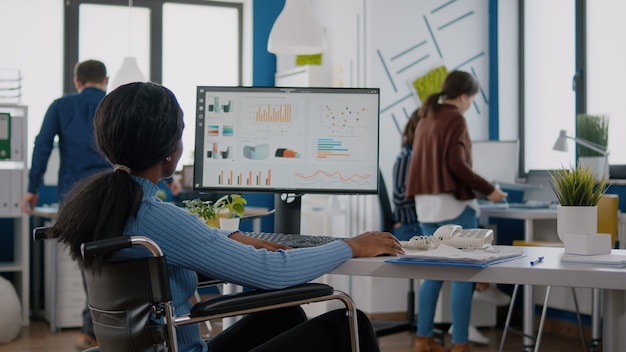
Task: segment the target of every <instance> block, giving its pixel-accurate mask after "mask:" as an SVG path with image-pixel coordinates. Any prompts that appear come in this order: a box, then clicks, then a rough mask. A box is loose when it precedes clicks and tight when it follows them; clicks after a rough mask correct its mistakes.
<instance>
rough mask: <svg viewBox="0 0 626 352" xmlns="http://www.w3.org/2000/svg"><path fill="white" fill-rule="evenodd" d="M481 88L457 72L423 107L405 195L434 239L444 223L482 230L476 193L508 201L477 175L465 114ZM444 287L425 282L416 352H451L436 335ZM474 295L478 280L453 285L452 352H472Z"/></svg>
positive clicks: (425, 230) (421, 291) (424, 229)
mask: <svg viewBox="0 0 626 352" xmlns="http://www.w3.org/2000/svg"><path fill="white" fill-rule="evenodd" d="M478 90H479V86H478V82H477V81H476V79H475V78H474V77H473V76H472V75H471V74H469V73H467V72H464V71H453V72H451V73H450V74H449V75H448V76H447V77H446V79H445V81H444V82H443V86H442V89H441V92H439V93H435V94H432V95H430V96H429V97H428V98H427V99H426V101H425V102H424V104H423V105H422V106H421V107H420V122H419V124H417V128H416V129H415V136H414V141H413V152H412V157H411V164H410V165H409V172H408V174H407V189H406V195H407V198H413V197H414V200H415V209H416V212H417V217H418V219H419V221H420V228H421V230H422V233H423V234H424V235H432V234H433V233H434V232H435V230H436V229H437V228H439V227H440V226H442V225H445V224H456V225H460V226H462V227H464V228H476V227H478V215H479V214H478V212H479V208H478V203H477V202H476V191H478V192H480V193H483V194H486V195H487V198H488V199H489V200H491V201H494V202H499V201H501V200H502V199H503V198H505V197H506V193H504V192H502V191H500V190H499V189H497V188H496V187H494V186H493V185H492V184H490V183H489V182H488V181H486V180H485V179H484V178H482V177H481V176H480V175H478V174H476V173H474V172H473V171H472V156H471V155H472V142H471V140H470V136H469V131H468V128H467V123H466V121H465V117H464V116H463V113H465V112H466V111H467V110H468V109H469V107H470V106H471V105H472V103H473V102H474V98H475V97H476V94H477V93H478ZM442 284H443V281H440V280H424V282H423V284H422V285H421V287H420V292H419V298H418V311H419V314H418V316H417V319H418V320H417V340H416V341H415V351H416V352H443V351H446V349H445V348H443V347H442V346H440V345H438V344H437V343H435V341H434V339H433V337H432V335H433V327H434V323H433V319H434V315H435V307H436V305H437V299H438V297H439V291H440V289H441V285H442ZM473 291H474V283H473V282H453V283H452V294H451V298H450V303H451V309H452V325H453V326H454V331H453V334H452V352H468V351H469V344H468V329H469V323H470V315H471V304H472V294H473Z"/></svg>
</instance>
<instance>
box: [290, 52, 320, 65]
mask: <svg viewBox="0 0 626 352" xmlns="http://www.w3.org/2000/svg"><path fill="white" fill-rule="evenodd" d="M321 64H322V54H313V55H297V56H296V65H298V66H304V65H321Z"/></svg>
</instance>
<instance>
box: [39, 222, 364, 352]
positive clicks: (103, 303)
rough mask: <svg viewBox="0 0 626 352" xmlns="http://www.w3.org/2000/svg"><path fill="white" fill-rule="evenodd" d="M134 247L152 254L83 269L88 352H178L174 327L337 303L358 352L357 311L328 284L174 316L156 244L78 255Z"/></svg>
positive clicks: (216, 301) (90, 247)
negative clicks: (94, 344)
mask: <svg viewBox="0 0 626 352" xmlns="http://www.w3.org/2000/svg"><path fill="white" fill-rule="evenodd" d="M33 237H34V238H35V239H40V238H45V228H37V229H35V230H34V231H33ZM132 246H143V247H145V248H146V249H148V250H149V251H150V253H151V254H152V256H151V257H146V258H141V259H132V260H125V261H111V262H109V263H107V264H106V265H105V266H104V267H103V268H102V271H101V272H99V273H94V272H93V271H90V270H85V271H84V272H85V279H86V282H87V292H88V301H89V308H90V310H91V316H92V320H93V322H94V331H95V333H96V337H97V339H98V343H99V346H98V348H94V349H90V350H89V351H90V352H94V351H102V352H107V351H137V352H139V351H141V352H143V351H145V352H148V351H151V352H155V351H162V352H178V346H177V340H176V327H177V326H182V325H185V324H194V323H200V322H203V321H206V320H209V319H221V318H225V317H231V316H237V315H243V314H249V313H254V312H260V311H265V310H271V309H276V308H282V307H290V306H297V305H302V304H305V303H313V302H321V301H327V300H335V299H337V300H340V301H341V302H343V303H344V305H345V306H346V308H347V309H348V314H347V319H348V323H349V329H350V338H351V347H352V351H359V339H358V326H357V313H356V307H355V306H354V303H353V302H352V299H351V298H350V297H349V296H348V295H347V294H345V293H343V292H341V291H337V290H334V289H333V288H332V287H331V286H328V285H325V284H319V283H306V284H302V285H298V286H293V287H289V288H285V289H280V290H254V291H249V292H244V293H238V294H232V295H224V296H219V297H217V298H213V299H208V300H205V301H201V302H199V303H196V304H195V305H193V307H192V308H191V311H190V313H189V314H186V315H180V316H176V315H175V314H174V307H173V306H172V302H171V300H172V295H171V291H170V286H169V276H168V270H167V262H166V260H165V256H164V255H163V252H162V251H161V249H160V248H159V246H158V245H157V244H156V243H155V242H154V241H152V240H151V239H149V238H147V237H144V236H119V237H115V238H109V239H104V240H99V241H94V242H89V243H84V244H83V245H82V246H81V251H82V255H83V257H86V256H97V255H107V254H110V253H112V252H115V251H118V250H121V249H124V248H130V247H132ZM159 321H162V323H158V322H159Z"/></svg>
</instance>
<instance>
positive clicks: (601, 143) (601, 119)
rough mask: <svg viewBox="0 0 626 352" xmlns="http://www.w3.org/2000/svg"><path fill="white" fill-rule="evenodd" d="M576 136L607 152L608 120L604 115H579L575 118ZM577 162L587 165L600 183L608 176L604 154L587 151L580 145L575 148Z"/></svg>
mask: <svg viewBox="0 0 626 352" xmlns="http://www.w3.org/2000/svg"><path fill="white" fill-rule="evenodd" d="M576 136H577V137H578V138H580V139H584V140H585V141H588V142H591V143H592V144H594V145H597V146H598V147H600V148H601V149H604V150H608V149H607V148H608V145H609V119H608V117H607V116H605V115H591V114H579V115H577V116H576ZM576 151H577V155H578V162H579V163H580V164H583V165H589V166H590V167H591V171H592V172H593V173H594V174H595V175H596V180H597V181H600V180H601V179H602V178H604V177H608V175H609V162H608V159H607V156H606V153H605V154H603V153H600V152H598V151H596V150H592V149H589V148H587V147H585V146H584V145H582V144H578V146H577V150H576Z"/></svg>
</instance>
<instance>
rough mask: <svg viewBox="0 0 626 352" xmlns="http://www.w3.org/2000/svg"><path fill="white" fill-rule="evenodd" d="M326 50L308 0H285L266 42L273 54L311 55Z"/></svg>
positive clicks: (320, 28)
mask: <svg viewBox="0 0 626 352" xmlns="http://www.w3.org/2000/svg"><path fill="white" fill-rule="evenodd" d="M324 50H326V37H325V36H324V30H323V29H322V26H321V25H320V24H319V22H318V21H317V19H316V18H315V16H314V15H313V11H312V10H311V7H310V6H309V0H286V1H285V7H284V8H283V10H282V12H281V13H280V14H279V15H278V18H276V22H274V25H273V26H272V30H271V31H270V36H269V39H268V41H267V51H269V52H270V53H273V54H290V55H312V54H319V53H322V52H324Z"/></svg>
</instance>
